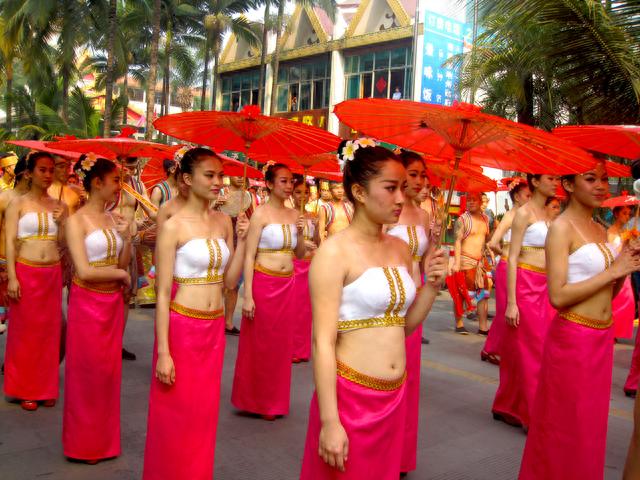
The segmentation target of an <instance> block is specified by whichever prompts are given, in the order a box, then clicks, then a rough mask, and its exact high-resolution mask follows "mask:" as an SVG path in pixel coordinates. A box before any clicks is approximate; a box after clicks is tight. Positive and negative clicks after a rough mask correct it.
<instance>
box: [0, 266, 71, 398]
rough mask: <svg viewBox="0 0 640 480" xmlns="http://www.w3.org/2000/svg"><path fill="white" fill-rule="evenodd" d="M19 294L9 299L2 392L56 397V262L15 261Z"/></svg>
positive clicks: (59, 305) (58, 319) (58, 294)
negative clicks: (16, 298)
mask: <svg viewBox="0 0 640 480" xmlns="http://www.w3.org/2000/svg"><path fill="white" fill-rule="evenodd" d="M16 275H17V277H18V281H19V282H20V292H21V297H20V300H18V301H12V302H11V307H10V308H11V320H10V321H9V328H8V331H7V346H6V350H5V365H4V394H5V395H6V396H7V397H11V398H16V399H20V400H53V399H57V398H58V389H59V388H58V382H59V366H60V336H61V331H62V269H61V267H60V262H58V263H56V264H53V265H37V264H35V263H32V262H28V263H23V262H22V261H17V262H16Z"/></svg>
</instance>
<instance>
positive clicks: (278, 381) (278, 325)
mask: <svg viewBox="0 0 640 480" xmlns="http://www.w3.org/2000/svg"><path fill="white" fill-rule="evenodd" d="M293 284H294V277H293V274H291V275H290V276H286V277H285V276H276V275H271V274H267V273H264V272H262V271H259V270H255V272H254V274H253V300H254V302H255V306H256V308H255V313H254V317H253V319H249V318H246V317H243V318H242V324H241V326H240V340H239V342H238V356H237V358H236V369H235V374H234V378H233V390H232V392H231V403H232V404H233V405H234V406H235V407H236V408H237V409H239V410H243V411H245V412H251V413H257V414H259V415H287V414H288V413H289V399H290V392H291V357H292V355H291V351H292V348H293V345H292V343H293V332H292V328H291V322H292V319H293V318H295V315H294V311H293V308H294V302H293Z"/></svg>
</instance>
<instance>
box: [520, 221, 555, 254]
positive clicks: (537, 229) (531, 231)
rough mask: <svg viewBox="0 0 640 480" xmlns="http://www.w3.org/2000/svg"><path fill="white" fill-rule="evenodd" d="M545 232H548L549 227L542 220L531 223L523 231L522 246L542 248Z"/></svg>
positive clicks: (545, 238) (545, 236)
mask: <svg viewBox="0 0 640 480" xmlns="http://www.w3.org/2000/svg"><path fill="white" fill-rule="evenodd" d="M547 233H549V227H548V226H547V223H546V222H545V221H544V220H539V221H537V222H535V223H532V224H531V225H529V226H528V227H527V229H526V230H525V231H524V237H523V238H522V246H523V247H529V248H544V243H545V241H546V240H547Z"/></svg>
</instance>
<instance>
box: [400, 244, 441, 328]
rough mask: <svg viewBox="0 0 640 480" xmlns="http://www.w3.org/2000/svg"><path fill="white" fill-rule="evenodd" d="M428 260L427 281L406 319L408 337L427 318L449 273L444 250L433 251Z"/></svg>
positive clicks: (426, 268)
mask: <svg viewBox="0 0 640 480" xmlns="http://www.w3.org/2000/svg"><path fill="white" fill-rule="evenodd" d="M426 260H428V262H429V263H428V265H427V266H426V267H424V269H425V271H426V272H427V281H426V283H425V284H424V285H423V286H422V287H421V288H419V289H418V293H417V295H416V298H415V300H414V301H413V303H412V304H411V306H410V307H409V309H408V310H407V315H406V317H405V327H404V331H405V335H406V336H407V337H408V336H409V335H411V334H412V333H413V331H414V330H415V329H416V328H417V327H418V325H420V324H421V323H422V322H423V321H424V319H425V318H427V315H428V314H429V312H430V311H431V307H432V306H433V302H434V301H435V299H436V296H437V295H438V292H439V291H440V288H441V287H442V282H444V278H445V276H446V273H447V263H446V261H445V255H444V251H443V250H436V251H433V252H432V253H431V254H430V256H429V257H428V258H427V259H425V261H426Z"/></svg>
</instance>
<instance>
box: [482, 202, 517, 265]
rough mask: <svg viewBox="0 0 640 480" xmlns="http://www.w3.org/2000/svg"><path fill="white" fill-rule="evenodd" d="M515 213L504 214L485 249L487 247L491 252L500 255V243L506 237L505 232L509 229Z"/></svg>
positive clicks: (513, 211) (512, 211)
mask: <svg viewBox="0 0 640 480" xmlns="http://www.w3.org/2000/svg"><path fill="white" fill-rule="evenodd" d="M515 212H516V210H511V211H509V212H507V213H505V214H504V217H502V221H501V222H500V223H499V224H498V227H497V228H496V229H495V231H494V232H493V236H492V237H491V240H489V243H487V247H489V248H490V249H491V250H492V251H493V252H495V253H497V254H499V255H501V254H502V248H500V242H501V241H502V239H503V238H504V236H505V235H506V233H507V230H509V228H510V227H511V221H512V220H513V215H514V214H515Z"/></svg>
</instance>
